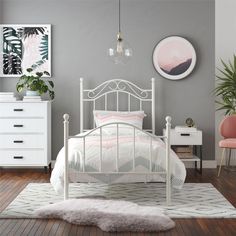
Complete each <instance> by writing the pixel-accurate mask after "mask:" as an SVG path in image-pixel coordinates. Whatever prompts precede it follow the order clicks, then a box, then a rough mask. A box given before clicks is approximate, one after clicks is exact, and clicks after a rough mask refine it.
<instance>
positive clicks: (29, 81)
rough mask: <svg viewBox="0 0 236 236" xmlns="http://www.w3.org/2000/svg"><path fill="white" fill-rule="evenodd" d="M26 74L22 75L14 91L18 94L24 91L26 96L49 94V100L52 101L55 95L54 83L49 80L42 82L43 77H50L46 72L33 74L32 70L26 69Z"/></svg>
mask: <svg viewBox="0 0 236 236" xmlns="http://www.w3.org/2000/svg"><path fill="white" fill-rule="evenodd" d="M27 72H28V74H23V75H22V76H21V77H20V79H19V81H18V83H17V84H16V89H17V91H18V92H21V91H23V89H26V94H27V92H28V95H29V94H30V95H31V94H34V95H42V94H44V93H47V92H48V93H49V96H50V98H51V99H54V97H55V93H54V91H53V88H54V83H53V82H52V81H51V80H43V79H42V76H43V75H50V74H49V73H48V72H47V71H44V72H36V73H35V74H34V73H33V69H32V68H28V69H27Z"/></svg>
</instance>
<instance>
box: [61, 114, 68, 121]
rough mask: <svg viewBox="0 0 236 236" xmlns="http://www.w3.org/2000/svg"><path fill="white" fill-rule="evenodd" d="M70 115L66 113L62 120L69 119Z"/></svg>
mask: <svg viewBox="0 0 236 236" xmlns="http://www.w3.org/2000/svg"><path fill="white" fill-rule="evenodd" d="M69 118H70V116H69V115H68V114H64V115H63V119H64V122H65V121H69Z"/></svg>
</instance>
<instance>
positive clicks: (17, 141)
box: [13, 140, 23, 143]
mask: <svg viewBox="0 0 236 236" xmlns="http://www.w3.org/2000/svg"><path fill="white" fill-rule="evenodd" d="M13 142H14V143H23V140H14V141H13Z"/></svg>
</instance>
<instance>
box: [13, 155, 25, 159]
mask: <svg viewBox="0 0 236 236" xmlns="http://www.w3.org/2000/svg"><path fill="white" fill-rule="evenodd" d="M14 159H23V156H14Z"/></svg>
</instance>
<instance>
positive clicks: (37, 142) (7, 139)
mask: <svg viewBox="0 0 236 236" xmlns="http://www.w3.org/2000/svg"><path fill="white" fill-rule="evenodd" d="M44 147H45V136H44V135H30V134H25V135H13V134H10V135H0V149H3V148H44Z"/></svg>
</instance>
